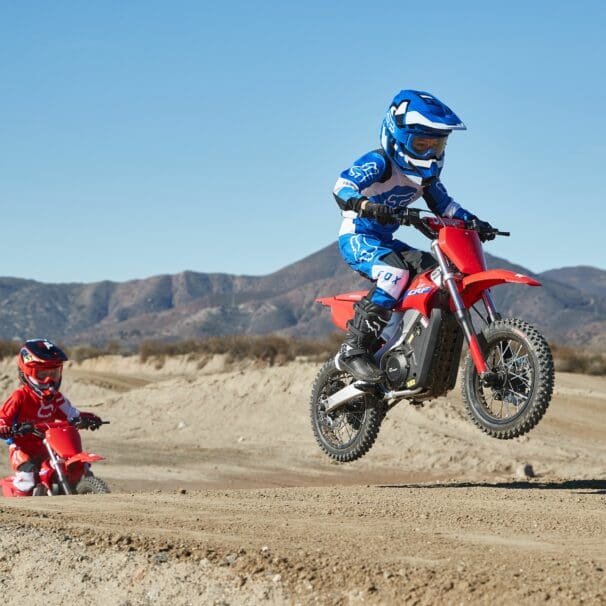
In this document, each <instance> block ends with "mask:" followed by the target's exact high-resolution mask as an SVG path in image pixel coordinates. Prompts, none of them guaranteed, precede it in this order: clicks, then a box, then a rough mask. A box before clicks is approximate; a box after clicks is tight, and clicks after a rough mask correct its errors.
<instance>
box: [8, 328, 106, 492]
mask: <svg viewBox="0 0 606 606" xmlns="http://www.w3.org/2000/svg"><path fill="white" fill-rule="evenodd" d="M66 361H67V356H66V355H65V353H64V352H63V351H62V350H61V349H59V347H57V346H56V345H54V344H53V343H51V342H50V341H47V340H46V339H32V340H30V341H26V342H25V343H24V344H23V346H22V347H21V349H20V351H19V354H18V355H17V364H18V366H19V379H20V381H21V383H22V385H21V387H19V388H17V389H16V390H15V391H14V392H13V393H12V394H11V395H10V396H9V397H8V398H7V400H6V401H5V402H4V404H3V405H2V408H0V439H4V440H6V441H7V442H8V443H9V444H10V447H9V460H10V464H11V467H12V468H13V469H14V470H15V474H14V476H13V485H14V487H15V489H16V490H15V492H16V494H17V495H18V496H29V495H30V494H31V492H32V489H33V488H34V486H35V485H36V474H37V472H38V470H39V465H40V462H41V461H42V459H43V458H44V456H45V454H46V449H45V448H44V445H43V444H42V440H41V439H40V438H37V437H36V436H34V435H33V434H25V435H19V436H13V434H12V429H13V426H14V425H16V424H22V423H42V422H44V421H49V422H51V421H56V420H61V421H69V422H70V423H72V424H73V425H75V426H76V427H78V428H89V429H91V430H94V429H97V428H98V427H99V425H100V423H101V419H100V418H99V417H98V416H97V415H94V414H92V413H88V412H80V411H79V410H78V409H77V408H74V406H72V404H71V403H70V401H69V400H68V399H67V398H66V397H65V396H63V394H61V392H60V391H59V387H60V385H61V375H62V369H63V363H64V362H66Z"/></svg>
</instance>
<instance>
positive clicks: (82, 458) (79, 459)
mask: <svg viewBox="0 0 606 606" xmlns="http://www.w3.org/2000/svg"><path fill="white" fill-rule="evenodd" d="M104 458H105V457H101V456H99V455H97V454H93V453H91V452H79V453H77V454H75V455H74V456H73V457H70V458H69V459H67V461H65V466H66V467H69V466H70V465H72V464H73V463H92V462H93V461H102V460H103V459H104Z"/></svg>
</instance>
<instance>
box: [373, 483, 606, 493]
mask: <svg viewBox="0 0 606 606" xmlns="http://www.w3.org/2000/svg"><path fill="white" fill-rule="evenodd" d="M377 488H427V489H431V488H505V489H514V490H528V489H530V490H574V491H577V493H578V494H595V495H603V494H604V495H606V480H561V481H558V482H555V481H554V482H541V481H534V482H530V481H519V480H517V481H515V480H514V481H511V482H447V483H437V484H379V485H378V486H377Z"/></svg>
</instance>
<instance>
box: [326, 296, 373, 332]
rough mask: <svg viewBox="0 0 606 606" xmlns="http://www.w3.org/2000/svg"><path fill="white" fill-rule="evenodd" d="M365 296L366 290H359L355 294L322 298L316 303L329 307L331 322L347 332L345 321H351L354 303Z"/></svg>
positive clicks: (353, 313)
mask: <svg viewBox="0 0 606 606" xmlns="http://www.w3.org/2000/svg"><path fill="white" fill-rule="evenodd" d="M366 294H368V291H367V290H359V291H356V292H347V293H344V294H341V295H335V296H334V297H322V298H320V299H316V301H317V302H318V303H322V305H326V307H330V313H331V316H332V321H333V323H334V324H335V326H337V327H338V328H340V329H341V330H347V321H348V320H351V319H352V318H353V317H354V315H355V312H354V308H353V306H354V303H356V302H357V301H359V300H360V299H362V298H363V297H364V296H365V295H366Z"/></svg>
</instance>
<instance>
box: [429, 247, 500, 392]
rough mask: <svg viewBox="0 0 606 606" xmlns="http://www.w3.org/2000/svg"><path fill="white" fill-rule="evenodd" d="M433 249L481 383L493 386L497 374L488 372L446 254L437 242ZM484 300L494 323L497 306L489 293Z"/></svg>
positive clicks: (497, 316) (496, 315) (496, 316)
mask: <svg viewBox="0 0 606 606" xmlns="http://www.w3.org/2000/svg"><path fill="white" fill-rule="evenodd" d="M431 248H432V249H433V252H434V255H435V256H436V258H437V260H438V264H439V266H440V269H441V271H442V280H443V281H444V283H445V284H446V287H447V288H448V292H449V293H450V297H451V299H452V302H453V304H454V308H455V316H456V318H457V320H458V321H459V324H460V325H461V327H462V328H463V332H464V334H465V340H466V341H467V345H468V347H469V352H470V353H471V359H472V360H473V363H474V366H475V367H476V370H477V371H478V375H479V377H480V381H481V382H482V383H483V384H484V385H490V384H493V383H494V382H495V381H496V380H497V377H496V375H495V373H492V372H490V371H489V370H488V366H486V360H485V359H484V354H482V349H481V347H480V344H479V342H478V337H477V335H476V333H475V332H474V329H473V323H472V321H471V315H470V313H469V309H467V308H466V307H465V304H464V303H463V299H462V298H461V295H460V294H459V290H458V288H457V282H456V279H455V275H454V273H453V272H452V271H450V269H449V267H448V262H447V261H446V258H445V257H444V253H443V252H442V250H441V249H440V245H439V243H438V241H437V240H434V241H433V242H432V243H431ZM482 298H483V300H484V304H485V305H486V309H487V311H488V315H489V317H490V320H491V321H492V322H494V321H495V320H497V319H498V318H499V314H498V313H497V311H496V309H495V306H494V304H493V302H492V299H491V297H490V294H489V293H488V292H484V293H483V295H482Z"/></svg>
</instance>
